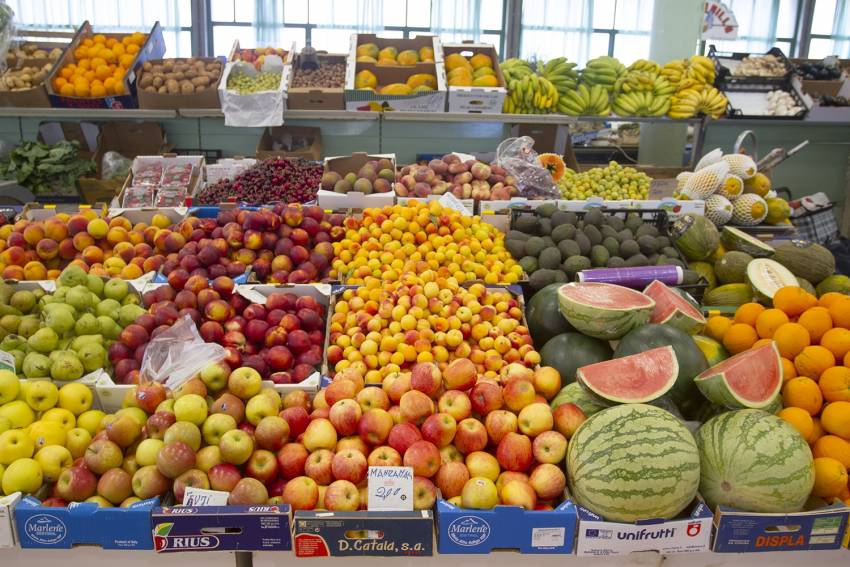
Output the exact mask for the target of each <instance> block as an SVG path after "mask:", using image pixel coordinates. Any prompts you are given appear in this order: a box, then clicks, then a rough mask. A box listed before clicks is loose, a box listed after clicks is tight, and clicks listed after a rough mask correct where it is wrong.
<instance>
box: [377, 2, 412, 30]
mask: <svg viewBox="0 0 850 567" xmlns="http://www.w3.org/2000/svg"><path fill="white" fill-rule="evenodd" d="M382 16H383V19H384V25H385V26H396V27H400V28H403V27H404V26H406V25H407V6H406V3H405V2H398V1H396V2H385V3H384V6H383V14H382Z"/></svg>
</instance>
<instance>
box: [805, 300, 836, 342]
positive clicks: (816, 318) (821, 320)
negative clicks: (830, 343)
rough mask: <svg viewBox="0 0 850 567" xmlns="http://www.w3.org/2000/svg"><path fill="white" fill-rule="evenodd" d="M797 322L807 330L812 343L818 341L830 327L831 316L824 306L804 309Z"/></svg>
mask: <svg viewBox="0 0 850 567" xmlns="http://www.w3.org/2000/svg"><path fill="white" fill-rule="evenodd" d="M797 322H798V323H799V324H801V325H802V326H804V327H805V328H806V330H807V331H809V336H810V337H811V338H812V342H813V343H819V342H820V339H821V337H822V336H823V335H824V334H825V333H826V332H827V331H829V330H830V329H832V317H831V316H830V314H829V309H827V308H826V307H812V308H811V309H806V311H805V313H803V314H802V315H800V318H799V319H797Z"/></svg>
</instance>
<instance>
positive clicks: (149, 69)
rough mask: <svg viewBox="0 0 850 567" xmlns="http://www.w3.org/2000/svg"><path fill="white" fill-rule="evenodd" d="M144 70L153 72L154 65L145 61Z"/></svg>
mask: <svg viewBox="0 0 850 567" xmlns="http://www.w3.org/2000/svg"><path fill="white" fill-rule="evenodd" d="M142 69H144V70H145V71H152V70H153V63H151V62H150V61H145V62H144V63H143V64H142Z"/></svg>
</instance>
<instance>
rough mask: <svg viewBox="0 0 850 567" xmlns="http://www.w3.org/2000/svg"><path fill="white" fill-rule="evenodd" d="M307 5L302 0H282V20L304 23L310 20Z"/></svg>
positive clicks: (290, 22) (291, 22) (289, 22)
mask: <svg viewBox="0 0 850 567" xmlns="http://www.w3.org/2000/svg"><path fill="white" fill-rule="evenodd" d="M309 6H310V4H308V3H307V2H303V1H302V0H283V21H284V22H285V23H287V24H306V23H307V22H308V21H310V20H309V15H308V14H309V12H310V10H309Z"/></svg>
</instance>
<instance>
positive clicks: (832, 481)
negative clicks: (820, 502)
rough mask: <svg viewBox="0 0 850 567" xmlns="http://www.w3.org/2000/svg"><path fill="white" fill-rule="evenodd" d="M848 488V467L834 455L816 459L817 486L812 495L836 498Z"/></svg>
mask: <svg viewBox="0 0 850 567" xmlns="http://www.w3.org/2000/svg"><path fill="white" fill-rule="evenodd" d="M846 488H847V468H846V467H845V466H844V465H842V464H841V462H840V461H837V460H836V459H833V458H832V457H818V458H817V459H815V486H814V487H813V488H812V496H818V497H820V498H829V499H832V498H835V497H836V496H838V495H839V494H840V493H841V492H842V491H843V490H844V489H846Z"/></svg>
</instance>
